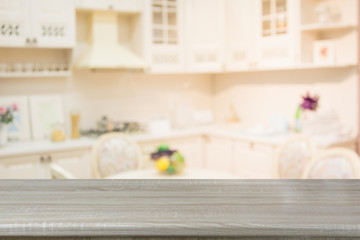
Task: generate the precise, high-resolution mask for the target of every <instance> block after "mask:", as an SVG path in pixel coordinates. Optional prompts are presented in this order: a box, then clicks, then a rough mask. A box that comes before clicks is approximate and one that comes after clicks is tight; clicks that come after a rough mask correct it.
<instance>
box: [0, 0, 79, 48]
mask: <svg viewBox="0 0 360 240" xmlns="http://www.w3.org/2000/svg"><path fill="white" fill-rule="evenodd" d="M0 26H1V29H0V31H1V32H0V46H3V47H56V48H57V47H59V48H70V47H73V46H74V44H75V28H74V26H75V8H74V5H73V1H72V0H62V1H58V0H0Z"/></svg>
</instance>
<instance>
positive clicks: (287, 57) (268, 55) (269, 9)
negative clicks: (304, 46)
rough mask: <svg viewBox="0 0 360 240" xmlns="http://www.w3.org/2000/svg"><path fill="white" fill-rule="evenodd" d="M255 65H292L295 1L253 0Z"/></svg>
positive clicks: (295, 18) (295, 16)
mask: <svg viewBox="0 0 360 240" xmlns="http://www.w3.org/2000/svg"><path fill="white" fill-rule="evenodd" d="M257 3H258V7H257V10H258V11H256V12H257V13H258V14H257V15H258V24H259V25H260V27H259V29H260V31H259V32H258V38H259V42H258V46H259V48H258V49H259V53H258V58H259V67H260V68H273V67H291V66H294V64H295V47H296V43H295V39H296V36H295V34H296V32H297V31H298V30H299V28H298V27H297V29H296V26H297V25H298V24H297V23H296V20H297V16H298V13H297V12H298V11H296V9H297V10H299V8H298V7H296V6H297V4H298V1H297V0H257Z"/></svg>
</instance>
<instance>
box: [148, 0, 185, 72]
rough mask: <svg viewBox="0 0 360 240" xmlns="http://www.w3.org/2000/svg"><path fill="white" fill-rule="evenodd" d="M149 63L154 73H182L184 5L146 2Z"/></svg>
mask: <svg viewBox="0 0 360 240" xmlns="http://www.w3.org/2000/svg"><path fill="white" fill-rule="evenodd" d="M146 3H147V5H146V16H147V17H146V19H148V20H147V21H146V24H147V26H146V29H147V34H146V35H147V36H148V38H147V39H148V40H147V41H148V44H147V49H149V50H148V52H147V56H148V57H147V59H148V62H149V63H150V71H151V72H153V73H172V72H183V71H184V69H185V65H184V49H183V47H184V45H183V17H182V14H183V11H182V10H183V1H182V0H147V1H146Z"/></svg>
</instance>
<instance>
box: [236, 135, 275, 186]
mask: <svg viewBox="0 0 360 240" xmlns="http://www.w3.org/2000/svg"><path fill="white" fill-rule="evenodd" d="M273 154H274V150H273V148H272V147H271V146H263V145H259V144H255V143H244V142H236V145H235V152H234V159H235V169H236V174H237V175H239V176H241V177H242V178H250V179H271V178H272V171H273Z"/></svg>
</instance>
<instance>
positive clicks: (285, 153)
mask: <svg viewBox="0 0 360 240" xmlns="http://www.w3.org/2000/svg"><path fill="white" fill-rule="evenodd" d="M314 149H315V148H314V146H313V144H312V143H311V141H310V140H309V138H307V137H306V136H303V135H298V136H296V137H294V138H292V139H290V140H288V141H286V142H285V143H284V144H283V145H282V146H281V147H280V148H279V150H278V152H277V154H276V157H275V159H274V164H273V166H274V169H273V177H274V178H275V179H301V176H302V173H303V171H304V169H305V167H306V164H307V163H308V162H309V161H310V159H311V157H312V156H313V154H314V151H315V150H314Z"/></svg>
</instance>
